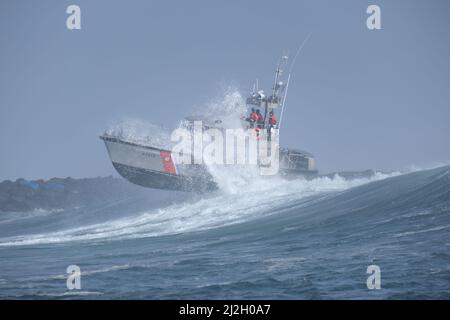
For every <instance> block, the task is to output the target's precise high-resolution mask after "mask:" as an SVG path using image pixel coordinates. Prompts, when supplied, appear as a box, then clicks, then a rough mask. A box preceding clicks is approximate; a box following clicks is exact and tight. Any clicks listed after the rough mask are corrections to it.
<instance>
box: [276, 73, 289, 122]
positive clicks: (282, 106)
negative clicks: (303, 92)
mask: <svg viewBox="0 0 450 320" xmlns="http://www.w3.org/2000/svg"><path fill="white" fill-rule="evenodd" d="M289 80H291V74H290V73H289V75H288V78H287V82H286V91H285V92H284V97H283V102H282V104H281V112H280V121H279V122H278V130H280V128H281V121H282V120H283V111H284V103H285V102H286V96H287V93H288V89H289Z"/></svg>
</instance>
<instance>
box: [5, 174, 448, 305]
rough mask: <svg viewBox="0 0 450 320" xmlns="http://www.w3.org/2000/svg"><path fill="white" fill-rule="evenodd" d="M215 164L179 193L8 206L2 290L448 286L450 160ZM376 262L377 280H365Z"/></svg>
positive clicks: (336, 292) (243, 291) (268, 295)
mask: <svg viewBox="0 0 450 320" xmlns="http://www.w3.org/2000/svg"><path fill="white" fill-rule="evenodd" d="M214 175H215V178H216V179H217V181H218V182H219V185H220V186H221V190H220V191H217V192H216V193H213V194H208V195H192V196H188V197H186V199H180V200H178V201H176V202H174V203H164V204H160V205H156V206H155V205H153V206H150V205H149V203H152V202H153V204H154V202H155V201H156V200H155V199H148V198H146V199H143V198H132V199H128V200H126V201H122V202H118V203H110V204H108V205H107V206H103V207H95V208H78V209H73V210H66V211H61V210H55V211H49V212H48V211H42V210H41V211H39V210H38V211H35V212H31V213H26V214H17V213H5V214H2V215H0V298H8V299H14V298H21V299H111V298H113V299H419V298H425V299H433V298H436V299H449V298H450V166H444V167H439V168H434V169H429V170H418V171H414V172H410V173H406V174H400V173H396V174H391V175H383V174H378V175H376V176H375V177H373V178H371V179H359V180H353V181H346V180H344V179H342V178H340V177H338V176H336V177H334V178H333V179H329V178H317V179H314V180H311V181H305V180H291V181H284V180H281V179H264V178H252V177H248V176H246V175H245V174H244V175H243V174H241V175H240V174H230V172H220V170H215V171H214ZM231 177H233V178H231ZM69 265H77V266H79V267H80V269H81V289H79V290H76V289H75V290H68V289H67V287H66V279H67V276H68V274H67V273H66V269H67V267H68V266H69ZM369 265H377V266H379V267H380V270H381V289H375V290H369V289H368V288H367V285H366V281H367V277H368V276H369V275H368V274H367V267H368V266H369Z"/></svg>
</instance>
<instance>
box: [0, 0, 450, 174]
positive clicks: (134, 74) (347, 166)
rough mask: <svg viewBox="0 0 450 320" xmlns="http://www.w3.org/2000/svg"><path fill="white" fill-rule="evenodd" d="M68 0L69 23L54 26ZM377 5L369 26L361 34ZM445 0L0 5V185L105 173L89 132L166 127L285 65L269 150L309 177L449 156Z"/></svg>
mask: <svg viewBox="0 0 450 320" xmlns="http://www.w3.org/2000/svg"><path fill="white" fill-rule="evenodd" d="M70 4H77V5H79V6H80V7H81V12H82V29H81V30H74V31H69V30H68V29H67V28H66V18H67V14H66V12H65V11H66V8H67V6H68V5H70ZM369 4H377V5H379V6H380V7H381V13H382V30H376V31H369V30H368V29H367V28H366V18H367V14H366V8H367V6H368V5H369ZM449 13H450V1H445V0H442V1H439V0H434V1H429V0H417V1H414V0H411V1H400V0H397V1H381V0H372V1H364V0H353V1H350V0H342V1H336V0H333V1H318V0H308V1H299V0H293V1H261V0H258V1H256V0H255V1H212V0H204V1H196V0H190V1H167V0H164V1H124V0H121V1H99V0H96V1H85V0H71V1H61V0H53V1H49V0H41V1H17V0H14V1H13V0H9V1H8V0H2V1H1V2H0V49H1V50H0V146H1V152H0V180H3V179H16V178H18V177H24V178H28V179H35V178H49V177H53V176H59V177H66V176H72V177H89V176H98V175H109V174H113V173H114V170H113V168H112V165H111V164H110V161H109V159H108V157H107V153H106V149H105V147H104V146H103V144H102V141H101V140H99V139H98V134H99V133H101V132H102V131H103V130H104V129H105V128H107V127H109V126H110V125H111V123H114V122H117V121H120V120H121V119H123V118H136V119H142V120H145V121H149V122H156V123H162V124H166V125H168V126H171V125H174V124H175V123H176V122H177V121H178V119H179V118H181V117H183V116H186V115H189V113H190V112H191V110H192V109H193V108H194V107H196V106H201V105H204V104H206V103H207V102H208V101H210V100H211V99H213V98H216V97H219V96H220V95H221V94H222V92H223V89H224V88H226V87H227V86H229V85H235V86H237V87H238V88H239V89H240V91H241V92H242V93H243V94H246V93H247V92H248V90H249V89H250V87H251V84H252V83H253V80H254V78H255V77H258V78H259V79H260V81H261V82H263V83H264V84H265V86H266V88H268V87H269V86H270V82H271V81H272V78H273V71H274V67H275V63H276V61H277V59H278V58H279V57H280V55H281V54H282V53H283V51H284V50H289V51H291V52H294V51H295V50H296V48H297V47H298V45H299V44H300V43H301V42H302V40H303V39H304V38H305V37H306V36H307V35H308V34H309V33H312V36H311V38H310V40H309V42H308V43H307V44H306V46H305V48H304V49H303V51H302V53H301V54H300V56H299V57H298V59H297V63H296V65H295V68H294V70H293V72H294V74H293V78H292V81H291V84H290V89H289V96H288V101H287V109H286V113H285V119H284V123H283V132H282V138H281V140H282V143H283V145H285V146H289V147H296V148H300V149H305V150H308V151H310V152H312V153H314V154H315V156H316V161H317V165H318V167H319V170H320V171H322V172H327V171H334V170H360V169H366V168H375V169H387V170H389V169H401V168H405V167H406V166H408V165H417V166H427V165H433V164H435V163H438V162H449V160H450V143H449V137H450V125H449V120H450V60H449V57H450V19H448V14H449Z"/></svg>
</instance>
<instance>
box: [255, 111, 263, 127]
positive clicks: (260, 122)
mask: <svg viewBox="0 0 450 320" xmlns="http://www.w3.org/2000/svg"><path fill="white" fill-rule="evenodd" d="M256 116H257V118H256V123H257V127H258V128H259V129H263V128H264V117H263V116H262V114H261V112H260V111H259V109H256Z"/></svg>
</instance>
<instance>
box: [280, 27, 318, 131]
mask: <svg viewBox="0 0 450 320" xmlns="http://www.w3.org/2000/svg"><path fill="white" fill-rule="evenodd" d="M310 37H311V32H310V33H309V34H308V36H307V37H306V38H305V40H303V42H302V43H301V44H300V46H299V48H298V49H297V52H296V53H295V56H294V59H292V63H291V67H290V68H289V75H288V79H287V83H286V90H285V92H284V97H283V103H282V105H281V112H280V121H279V122H278V130H280V129H281V121H282V120H283V111H284V105H285V102H286V97H287V92H288V89H289V80H290V79H291V73H292V69H293V68H294V65H295V62H296V61H297V57H298V55H299V54H300V52H301V51H302V50H303V47H304V46H305V44H306V43H307V42H308V40H309V38H310Z"/></svg>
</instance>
